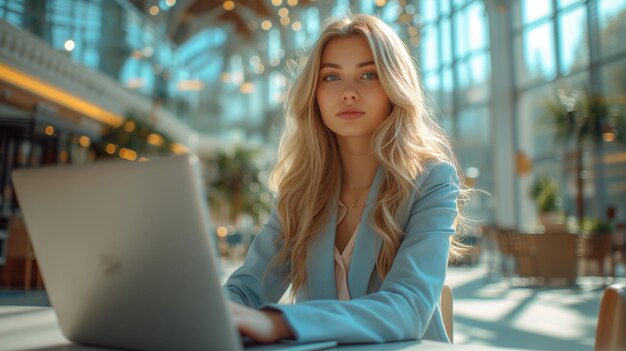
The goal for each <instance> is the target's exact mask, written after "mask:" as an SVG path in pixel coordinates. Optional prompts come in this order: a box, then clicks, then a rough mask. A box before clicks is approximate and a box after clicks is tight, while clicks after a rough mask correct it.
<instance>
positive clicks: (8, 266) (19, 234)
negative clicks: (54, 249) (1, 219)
mask: <svg viewBox="0 0 626 351" xmlns="http://www.w3.org/2000/svg"><path fill="white" fill-rule="evenodd" d="M14 273H22V274H23V276H21V277H15V276H14ZM33 274H34V275H33ZM1 277H2V279H1V280H0V282H1V283H2V285H4V286H7V287H11V286H14V285H21V287H22V289H23V290H27V291H28V290H30V288H31V284H32V280H33V277H35V279H36V282H37V288H41V287H42V285H43V284H42V282H41V277H40V276H39V274H38V268H37V262H36V260H35V254H34V252H33V248H32V246H31V243H30V239H29V237H28V233H27V231H26V225H25V224H24V220H23V219H22V218H21V217H16V216H13V217H11V219H10V220H9V233H8V237H7V239H6V260H5V262H4V266H3V267H2V276H1Z"/></svg>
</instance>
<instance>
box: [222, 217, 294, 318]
mask: <svg viewBox="0 0 626 351" xmlns="http://www.w3.org/2000/svg"><path fill="white" fill-rule="evenodd" d="M280 233H281V229H280V222H279V221H278V215H277V213H276V211H275V210H274V211H272V214H271V215H270V219H269V221H268V222H267V224H265V226H264V227H263V229H262V230H261V232H259V234H257V235H256V237H255V238H254V240H253V241H252V244H251V245H250V248H249V250H248V254H247V255H246V259H245V262H244V263H243V265H242V266H241V267H239V268H238V269H237V270H235V272H233V273H232V274H231V276H230V277H229V278H228V280H227V281H226V283H225V284H224V289H225V291H226V295H227V296H228V298H229V299H230V300H231V301H234V302H238V303H240V304H243V305H246V306H248V307H252V308H259V306H261V305H262V304H263V303H267V302H278V300H279V299H280V298H281V297H282V296H283V294H284V293H285V291H286V290H287V287H288V286H289V284H288V283H287V282H286V280H287V279H286V277H287V274H288V271H287V267H286V265H282V266H279V267H274V268H272V269H268V268H269V264H270V262H271V260H272V258H274V256H276V254H277V253H278V251H279V249H280V244H279V240H278V239H279V237H280Z"/></svg>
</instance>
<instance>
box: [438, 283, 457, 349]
mask: <svg viewBox="0 0 626 351" xmlns="http://www.w3.org/2000/svg"><path fill="white" fill-rule="evenodd" d="M452 304H453V300H452V288H451V287H449V286H448V285H444V286H443V289H441V316H442V317H443V325H444V326H445V327H446V334H448V338H449V339H450V342H454V335H453V333H454V311H453V308H452Z"/></svg>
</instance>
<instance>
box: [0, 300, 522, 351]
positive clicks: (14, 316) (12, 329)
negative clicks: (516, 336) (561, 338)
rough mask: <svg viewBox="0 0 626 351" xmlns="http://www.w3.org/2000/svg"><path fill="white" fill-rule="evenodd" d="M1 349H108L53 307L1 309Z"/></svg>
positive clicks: (378, 348)
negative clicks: (65, 328) (71, 327)
mask: <svg viewBox="0 0 626 351" xmlns="http://www.w3.org/2000/svg"><path fill="white" fill-rule="evenodd" d="M0 350H39V351H42V350H81V351H83V350H105V349H102V348H98V347H91V346H85V345H79V344H73V343H72V342H70V341H69V340H67V339H66V338H65V337H64V336H63V334H62V333H61V329H60V328H59V324H58V321H57V318H56V315H55V313H54V310H53V309H52V308H51V307H25V306H0ZM332 350H338V351H348V350H349V351H357V350H359V351H360V350H363V351H383V350H385V351H388V350H394V351H412V350H418V351H419V350H422V351H423V350H435V351H437V350H478V351H496V350H511V349H502V348H493V347H487V346H481V345H450V344H444V343H440V342H435V341H427V340H425V341H405V342H397V343H388V344H375V345H344V346H341V347H337V348H334V349H332Z"/></svg>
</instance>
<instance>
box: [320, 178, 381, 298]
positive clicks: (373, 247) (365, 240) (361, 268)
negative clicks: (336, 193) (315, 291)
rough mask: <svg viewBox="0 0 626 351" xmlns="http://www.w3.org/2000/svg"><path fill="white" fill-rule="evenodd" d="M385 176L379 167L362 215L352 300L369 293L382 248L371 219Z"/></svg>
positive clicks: (352, 273) (350, 286)
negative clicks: (369, 286)
mask: <svg viewBox="0 0 626 351" xmlns="http://www.w3.org/2000/svg"><path fill="white" fill-rule="evenodd" d="M383 176H384V171H383V168H382V167H379V168H378V171H377V172H376V176H375V177H374V181H373V182H372V188H371V189H370V192H369V194H368V196H367V202H366V204H365V208H364V209H363V214H362V215H361V223H360V225H359V231H358V233H357V237H356V242H355V243H354V251H353V252H352V259H351V261H350V268H349V272H348V289H349V291H350V297H351V298H352V299H356V298H358V297H361V296H364V295H365V294H366V293H367V286H368V284H369V280H370V277H371V275H372V272H373V270H374V267H375V266H376V259H377V258H378V255H379V253H380V249H381V247H382V239H381V238H380V236H379V235H378V234H377V233H376V231H374V229H373V228H372V227H371V226H370V224H369V217H370V214H371V212H372V210H373V209H374V204H375V202H376V197H377V195H378V188H379V187H380V184H381V183H382V180H383ZM336 221H337V219H336V216H335V220H334V221H333V224H334V223H335V222H336ZM333 232H334V229H333ZM333 243H334V238H333ZM333 250H334V246H333ZM332 252H334V251H332ZM333 277H334V275H333ZM333 281H334V279H333ZM333 286H334V283H333ZM335 295H336V293H335Z"/></svg>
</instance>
